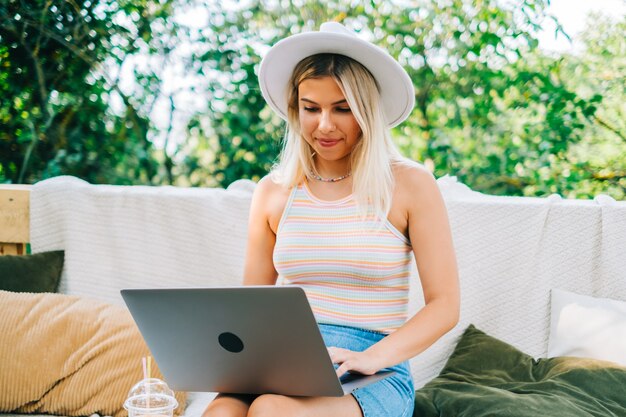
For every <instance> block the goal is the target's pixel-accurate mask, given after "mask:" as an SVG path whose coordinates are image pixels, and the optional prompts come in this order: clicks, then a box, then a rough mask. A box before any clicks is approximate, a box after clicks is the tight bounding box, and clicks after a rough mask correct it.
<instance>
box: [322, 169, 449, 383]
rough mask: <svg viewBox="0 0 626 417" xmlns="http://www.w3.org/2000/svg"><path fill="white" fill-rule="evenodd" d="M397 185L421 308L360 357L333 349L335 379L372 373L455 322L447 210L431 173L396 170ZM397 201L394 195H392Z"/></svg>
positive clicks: (416, 351) (423, 345)
mask: <svg viewBox="0 0 626 417" xmlns="http://www.w3.org/2000/svg"><path fill="white" fill-rule="evenodd" d="M396 187H398V189H397V190H398V192H397V193H394V195H395V196H400V197H399V198H400V199H401V200H403V201H402V203H401V204H400V207H403V212H404V213H405V216H406V220H407V231H408V234H409V237H410V240H411V244H412V246H413V253H414V255H415V260H416V263H417V267H418V271H419V276H420V280H421V283H422V289H423V292H424V302H425V305H424V307H423V308H422V309H421V310H420V311H418V312H417V314H415V315H414V316H413V317H412V318H410V319H409V320H408V321H407V322H406V323H405V324H404V325H403V326H402V327H400V328H399V329H398V330H396V331H395V332H393V333H392V334H390V335H389V336H387V337H385V338H384V339H383V340H381V341H380V342H378V343H376V344H375V345H373V346H372V347H370V348H369V349H367V350H366V351H365V352H363V354H362V355H358V354H357V355H355V352H350V351H343V350H340V349H332V350H331V357H332V358H333V361H335V362H336V363H341V366H340V367H339V369H338V371H337V373H338V374H339V375H341V374H343V373H345V372H346V371H348V370H352V371H357V372H360V373H365V374H372V373H375V372H377V371H378V370H380V369H383V368H386V367H389V366H393V365H396V364H398V363H400V362H403V361H405V360H407V359H410V358H412V357H414V356H416V355H417V354H419V353H421V352H422V351H424V350H425V349H426V348H428V347H429V346H430V345H432V344H433V343H434V342H435V341H437V340H438V339H439V338H440V337H441V336H443V335H444V334H445V333H447V332H448V331H449V330H451V329H452V328H453V327H454V326H455V325H456V323H457V322H458V319H459V310H460V291H459V281H458V271H457V264H456V257H455V254H454V247H453V243H452V234H451V231H450V225H449V221H448V214H447V210H446V207H445V204H444V201H443V198H442V196H441V193H440V192H439V188H438V186H437V183H436V181H435V179H434V178H433V176H432V174H430V172H428V171H427V170H426V169H424V168H423V167H421V166H417V165H414V166H403V167H402V168H400V169H398V170H397V174H396ZM394 198H395V197H394Z"/></svg>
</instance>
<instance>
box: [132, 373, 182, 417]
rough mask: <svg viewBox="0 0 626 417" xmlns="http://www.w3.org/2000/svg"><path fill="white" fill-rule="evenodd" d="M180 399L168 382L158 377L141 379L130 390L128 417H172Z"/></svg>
mask: <svg viewBox="0 0 626 417" xmlns="http://www.w3.org/2000/svg"><path fill="white" fill-rule="evenodd" d="M176 407H178V401H176V398H175V397H174V393H173V392H172V390H171V389H170V388H169V387H168V386H167V384H166V383H165V382H163V381H161V380H160V379H157V378H147V379H143V380H141V381H139V382H138V383H137V384H135V386H134V387H132V388H131V389H130V391H129V392H128V398H127V399H126V401H125V402H124V408H125V409H126V410H128V417H172V416H173V415H174V410H175V409H176Z"/></svg>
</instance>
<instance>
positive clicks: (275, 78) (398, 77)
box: [259, 32, 415, 127]
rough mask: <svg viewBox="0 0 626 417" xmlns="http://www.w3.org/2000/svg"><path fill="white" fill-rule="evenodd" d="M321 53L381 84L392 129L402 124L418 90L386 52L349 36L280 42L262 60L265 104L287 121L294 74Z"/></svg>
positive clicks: (308, 34) (307, 36)
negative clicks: (353, 64) (354, 65)
mask: <svg viewBox="0 0 626 417" xmlns="http://www.w3.org/2000/svg"><path fill="white" fill-rule="evenodd" d="M320 53H334V54H340V55H345V56H347V57H350V58H352V59H354V60H355V61H358V62H359V63H361V64H362V65H363V66H364V67H365V68H367V69H368V70H369V71H370V72H371V73H372V75H373V76H374V78H375V79H376V82H377V83H378V86H379V88H380V95H381V101H382V106H383V110H384V112H385V116H386V118H387V125H388V126H389V127H394V126H397V125H398V124H400V123H402V122H403V121H404V120H405V119H406V118H407V117H408V116H409V114H410V113H411V111H412V110H413V106H414V105H415V89H414V87H413V83H412V82H411V78H410V77H409V75H408V74H407V73H406V71H405V70H404V68H402V66H401V65H400V64H399V63H398V62H397V61H396V60H395V59H393V57H391V55H389V53H387V51H385V50H383V49H382V48H379V47H378V46H376V45H374V44H371V43H369V42H367V41H364V40H362V39H359V38H358V37H356V36H353V35H350V34H342V33H333V32H306V33H301V34H297V35H293V36H290V37H288V38H285V39H283V40H281V41H279V42H277V43H276V44H275V45H274V46H273V47H272V48H271V49H270V50H269V52H268V53H267V55H266V56H265V57H264V58H263V61H262V62H261V66H260V68H259V84H260V87H261V92H262V94H263V97H264V98H265V101H267V103H268V104H269V106H270V107H271V108H272V109H273V110H274V111H275V112H276V113H277V114H278V115H279V116H280V117H281V118H283V119H285V120H287V93H288V84H289V79H290V78H291V74H292V72H293V70H294V68H295V67H296V65H297V64H298V63H299V62H300V61H302V60H303V59H304V58H306V57H309V56H311V55H316V54H320Z"/></svg>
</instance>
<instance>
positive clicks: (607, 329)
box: [548, 289, 626, 366]
mask: <svg viewBox="0 0 626 417" xmlns="http://www.w3.org/2000/svg"><path fill="white" fill-rule="evenodd" d="M551 300H552V304H551V314H550V336H549V340H548V357H555V356H576V357H581V358H593V359H602V360H607V361H612V362H617V363H619V364H621V365H623V366H626V302H624V301H618V300H612V299H608V298H595V297H590V296H586V295H579V294H575V293H572V292H568V291H563V290H558V289H553V290H552V292H551Z"/></svg>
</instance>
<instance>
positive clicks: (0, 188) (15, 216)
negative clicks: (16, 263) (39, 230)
mask: <svg viewBox="0 0 626 417" xmlns="http://www.w3.org/2000/svg"><path fill="white" fill-rule="evenodd" d="M30 188H31V186H29V185H13V184H0V254H5V255H9V254H15V255H21V254H23V253H24V252H25V250H24V249H25V244H26V243H28V241H29V236H30V226H29V224H30Z"/></svg>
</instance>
